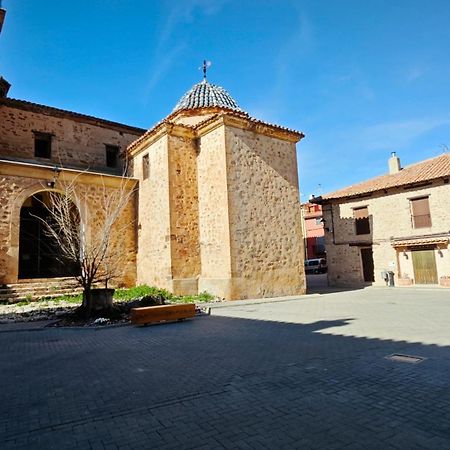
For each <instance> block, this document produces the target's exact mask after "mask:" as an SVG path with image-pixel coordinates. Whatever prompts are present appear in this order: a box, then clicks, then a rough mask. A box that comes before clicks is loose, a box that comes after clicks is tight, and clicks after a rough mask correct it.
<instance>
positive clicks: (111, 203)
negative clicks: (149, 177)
mask: <svg viewBox="0 0 450 450" xmlns="http://www.w3.org/2000/svg"><path fill="white" fill-rule="evenodd" d="M80 176H82V174H81V175H80ZM80 186H81V183H80V180H79V177H74V178H73V179H72V180H70V181H59V182H58V184H57V188H58V191H55V192H53V191H51V192H50V193H49V196H50V201H49V202H48V204H45V205H44V206H45V208H46V210H47V214H46V217H45V218H39V219H40V220H41V222H42V223H43V224H44V229H45V232H46V234H47V235H48V236H50V237H51V239H52V240H53V241H54V242H55V243H56V245H57V246H58V247H59V251H60V255H61V263H67V262H71V263H73V264H74V265H75V266H76V268H77V275H76V279H77V281H78V282H79V284H80V285H81V287H82V288H83V304H82V309H83V310H84V312H85V314H86V316H88V317H89V316H90V315H91V312H92V307H93V302H92V295H91V291H92V288H93V286H94V284H95V283H99V282H104V283H105V287H108V281H110V280H112V279H114V278H116V277H117V276H118V275H119V274H120V272H121V270H123V268H122V263H123V261H124V256H123V252H124V242H125V241H124V239H125V235H126V232H125V228H128V227H130V226H133V224H132V223H126V224H123V225H121V224H120V223H119V222H120V221H119V218H120V216H121V214H122V212H123V211H124V210H125V208H126V207H127V205H129V203H130V201H131V200H132V196H133V195H134V192H135V190H134V189H133V188H130V184H129V183H128V180H127V178H125V177H122V179H121V181H120V184H119V186H118V187H111V186H106V185H105V180H104V178H102V184H101V186H100V187H99V188H98V190H97V192H96V195H97V199H96V200H97V201H96V203H95V205H92V203H91V204H90V201H89V198H88V192H87V190H86V189H85V188H84V189H83V188H80ZM89 204H90V207H89V210H90V215H89V223H86V222H85V219H86V218H85V217H83V215H80V213H79V212H78V209H77V208H76V206H75V205H77V206H78V207H80V208H81V209H87V206H88V205H89Z"/></svg>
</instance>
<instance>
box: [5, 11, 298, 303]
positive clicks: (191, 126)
mask: <svg viewBox="0 0 450 450" xmlns="http://www.w3.org/2000/svg"><path fill="white" fill-rule="evenodd" d="M3 17H4V11H3V13H2V15H0V18H3ZM2 80H3V79H2ZM1 86H3V90H2V93H1V95H0V97H1V98H0V200H1V215H0V285H2V284H3V285H10V286H11V285H13V286H15V285H17V284H19V285H20V283H22V284H25V283H30V282H32V281H33V280H34V281H36V280H40V281H41V282H42V283H44V284H45V283H49V282H50V280H51V279H53V278H55V277H67V276H71V275H73V268H71V267H70V266H69V265H62V264H61V263H60V258H59V256H60V255H58V249H57V248H55V246H54V245H53V246H52V245H49V242H48V241H46V238H45V237H44V236H43V235H42V233H41V232H40V230H39V222H38V221H37V220H36V219H35V217H36V216H39V214H40V213H39V211H38V210H39V205H42V203H44V204H45V203H46V202H50V201H51V200H49V198H50V196H49V195H48V193H49V192H53V191H56V192H59V191H60V187H61V185H62V183H64V182H75V183H76V189H77V190H78V192H80V193H85V194H86V195H85V197H86V198H87V201H86V202H83V204H75V207H76V208H77V217H79V220H80V227H81V229H83V230H85V232H86V233H87V234H89V231H90V230H93V227H95V226H98V221H99V220H100V219H99V218H98V214H97V209H98V205H99V202H100V195H101V192H102V189H103V190H104V189H105V188H106V189H110V190H114V189H118V188H119V186H121V183H123V180H124V178H123V177H122V176H121V173H122V170H123V168H124V163H125V162H126V163H127V164H126V166H127V172H126V183H127V188H129V189H137V194H136V195H135V196H134V197H133V198H132V200H131V201H130V203H129V205H128V206H127V208H126V209H125V210H124V211H123V212H122V214H121V216H120V218H119V222H120V223H121V224H122V227H121V229H124V227H123V225H124V224H125V225H127V226H126V229H125V231H124V232H123V233H120V234H121V235H120V236H117V235H115V236H113V241H114V242H113V243H115V245H119V244H118V242H119V238H120V247H121V253H122V254H123V256H124V262H123V268H122V270H121V273H120V276H119V277H118V279H116V283H117V284H119V285H124V286H130V285H133V284H144V283H147V284H151V285H156V286H158V287H161V288H166V289H169V290H171V291H172V292H174V293H176V294H196V293H198V292H202V291H205V290H206V291H208V292H210V293H211V294H215V295H217V296H220V297H223V298H227V299H237V298H252V297H267V296H280V295H294V294H302V293H304V292H305V277H304V267H303V266H304V247H303V236H302V230H301V208H300V202H299V189H298V177H297V159H296V143H297V142H298V141H299V140H300V139H302V138H303V136H304V135H303V134H302V133H301V132H298V131H295V130H290V129H287V128H285V127H282V126H278V125H274V124H270V123H265V122H263V121H260V120H258V119H255V118H253V117H251V116H250V115H249V114H248V113H246V112H245V111H243V110H242V109H241V108H240V107H239V106H238V104H237V103H236V102H235V100H234V99H233V98H232V97H231V96H230V95H229V94H228V93H227V92H226V91H225V89H223V88H222V87H220V86H216V85H213V84H211V83H209V82H208V81H207V80H206V74H205V77H204V79H203V80H201V81H200V82H199V83H197V84H195V85H194V86H193V87H192V88H191V89H189V90H188V91H187V92H186V94H185V95H183V96H182V97H181V98H180V101H179V102H178V103H177V104H176V105H175V108H174V110H173V111H172V113H171V114H169V115H168V117H166V118H165V119H163V120H162V121H160V122H159V123H158V124H156V125H155V126H154V127H152V128H150V129H149V130H148V131H145V130H143V129H140V128H137V127H132V126H128V125H124V124H119V123H114V122H111V121H107V120H104V119H99V118H95V117H90V116H86V115H83V114H80V113H75V112H70V111H64V110H61V109H56V108H52V107H49V106H45V105H38V104H34V103H30V102H27V101H24V100H16V99H12V98H9V97H7V93H8V88H9V83H7V82H6V80H4V82H2V83H0V87H1ZM75 203H76V202H75Z"/></svg>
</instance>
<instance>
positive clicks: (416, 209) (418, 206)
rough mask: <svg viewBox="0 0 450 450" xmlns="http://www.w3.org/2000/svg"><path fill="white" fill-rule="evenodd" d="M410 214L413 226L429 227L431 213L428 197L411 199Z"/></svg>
mask: <svg viewBox="0 0 450 450" xmlns="http://www.w3.org/2000/svg"><path fill="white" fill-rule="evenodd" d="M411 214H412V222H413V227H414V228H426V227H431V214H430V204H429V202H428V197H423V198H416V199H413V200H411Z"/></svg>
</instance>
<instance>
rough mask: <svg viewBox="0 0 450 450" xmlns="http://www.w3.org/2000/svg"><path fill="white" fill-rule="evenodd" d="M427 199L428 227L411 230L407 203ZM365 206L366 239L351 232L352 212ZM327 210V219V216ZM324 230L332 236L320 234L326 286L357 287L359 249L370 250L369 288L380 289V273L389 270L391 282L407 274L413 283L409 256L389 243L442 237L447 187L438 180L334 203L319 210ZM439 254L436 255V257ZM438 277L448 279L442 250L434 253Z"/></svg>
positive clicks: (448, 205) (447, 218) (449, 206)
mask: <svg viewBox="0 0 450 450" xmlns="http://www.w3.org/2000/svg"><path fill="white" fill-rule="evenodd" d="M427 195H428V196H429V205H430V213H431V220H432V226H431V227H429V228H413V226H412V222H411V211H410V201H409V199H411V198H415V197H420V196H427ZM361 206H367V207H368V212H369V220H370V231H371V233H370V235H359V236H357V235H356V234H355V221H354V219H353V209H354V208H357V207H361ZM331 209H332V211H333V218H332V217H331ZM323 211H324V218H325V220H326V226H327V227H329V228H331V229H332V230H334V232H326V234H325V239H326V248H327V260H328V278H329V283H330V284H332V285H350V286H354V285H363V284H364V280H363V275H362V263H361V257H360V249H361V248H362V247H364V246H372V248H373V257H374V275H375V282H374V284H375V285H380V286H381V285H385V282H384V280H383V279H382V277H381V272H382V271H384V270H392V271H394V273H395V278H396V280H398V278H399V277H403V276H404V275H407V276H408V277H409V278H411V279H414V272H413V267H412V257H411V252H410V251H409V250H408V251H407V252H406V253H407V257H405V255H404V254H403V249H402V250H400V251H397V250H396V249H395V248H394V247H393V246H392V242H393V239H395V238H397V239H400V238H401V239H408V238H410V239H411V238H416V237H420V236H427V235H434V234H444V235H445V234H446V233H447V234H448V232H449V223H450V185H449V184H445V183H444V181H443V180H439V181H436V182H434V183H433V184H432V185H430V186H427V187H423V188H416V189H408V190H405V189H403V188H396V189H393V190H390V191H389V193H387V194H384V193H383V194H380V193H378V194H373V195H372V196H371V197H366V198H359V199H353V200H349V199H345V200H344V201H342V200H339V201H338V200H334V201H332V202H331V204H327V205H325V206H324V207H323ZM441 255H442V256H441ZM435 256H436V265H437V272H438V277H441V276H449V275H450V261H449V250H448V247H445V248H442V249H441V251H440V252H438V250H437V249H436V250H435Z"/></svg>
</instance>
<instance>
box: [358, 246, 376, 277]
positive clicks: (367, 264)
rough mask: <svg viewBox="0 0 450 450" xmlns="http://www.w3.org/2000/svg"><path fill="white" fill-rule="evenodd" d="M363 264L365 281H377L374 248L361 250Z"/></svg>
mask: <svg viewBox="0 0 450 450" xmlns="http://www.w3.org/2000/svg"><path fill="white" fill-rule="evenodd" d="M361 262H362V268H363V276H364V281H367V282H371V281H375V276H374V267H373V252H372V247H369V248H362V249H361Z"/></svg>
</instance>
